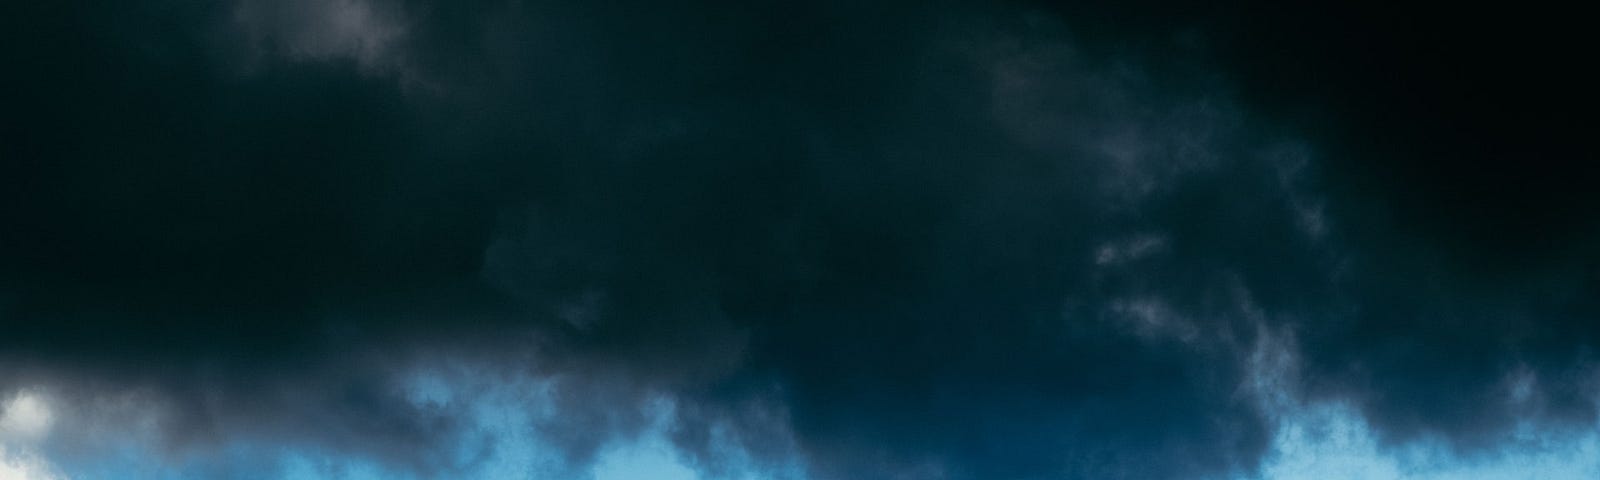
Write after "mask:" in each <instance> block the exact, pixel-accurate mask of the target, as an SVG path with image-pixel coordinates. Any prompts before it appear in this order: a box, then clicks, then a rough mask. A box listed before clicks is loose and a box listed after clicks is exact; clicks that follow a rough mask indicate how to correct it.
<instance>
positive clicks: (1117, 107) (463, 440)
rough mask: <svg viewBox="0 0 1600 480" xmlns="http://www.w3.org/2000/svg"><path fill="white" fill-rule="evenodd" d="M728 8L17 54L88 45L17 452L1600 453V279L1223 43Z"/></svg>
mask: <svg viewBox="0 0 1600 480" xmlns="http://www.w3.org/2000/svg"><path fill="white" fill-rule="evenodd" d="M717 7H718V8H680V7H677V6H673V7H664V6H655V5H627V6H625V7H618V6H601V5H585V4H575V3H574V4H569V3H564V2H448V3H443V2H441V3H434V2H410V1H408V2H385V1H356V0H349V1H331V2H303V1H295V2H288V3H263V2H255V1H242V2H235V3H229V4H226V5H223V6H200V5H189V6H172V7H170V8H167V9H154V8H151V7H148V6H141V5H133V4H127V5H123V4H116V5H106V6H104V8H101V9H91V10H89V11H87V12H85V13H83V14H82V15H78V14H76V13H67V12H52V11H49V9H48V8H46V7H32V8H36V9H38V10H40V11H39V12H36V13H38V15H30V16H27V17H26V18H28V19H29V23H30V24H37V25H42V27H34V28H32V29H25V30H17V31H25V32H30V33H38V32H42V31H46V30H49V31H55V29H59V30H60V31H64V32H72V33H73V35H68V36H69V37H71V41H62V42H33V43H35V44H40V45H51V46H52V47H53V48H54V49H55V50H52V53H53V54H52V55H28V56H19V58H23V59H24V60H26V63H25V65H23V66H25V67H27V68H26V70H27V71H30V72H32V74H30V75H23V76H16V77H14V78H7V79H4V81H5V82H8V83H7V84H6V86H8V87H9V86H15V87H16V88H8V89H0V90H5V91H16V92H37V93H38V94H37V95H29V96H28V97H27V98H19V99H18V101H17V102H16V109H15V110H14V112H17V113H12V114H8V115H15V116H16V117H17V118H25V119H28V121H25V122H15V123H16V124H17V125H15V126H12V125H10V124H9V123H8V126H7V127H6V128H8V130H7V132H8V133H11V132H13V131H14V132H15V133H17V134H18V135H15V136H16V137H17V138H20V139H21V140H19V141H18V142H16V143H15V144H14V145H13V146H11V147H10V148H13V149H15V151H16V152H17V156H16V157H14V158H19V159H22V160H19V161H16V162H4V164H0V178H5V179H12V180H8V181H10V182H12V184H8V185H7V187H15V188H0V220H4V221H5V223H6V224H7V225H8V226H12V227H13V229H14V231H18V232H24V233H23V234H20V235H5V236H0V267H3V268H0V328H3V329H4V334H3V335H0V392H3V393H6V394H8V395H12V397H8V398H12V400H9V401H10V402H11V403H9V404H7V405H10V406H8V407H7V411H6V413H5V415H6V416H5V417H0V428H3V432H5V433H4V434H5V435H9V436H15V437H16V438H22V437H23V436H26V437H28V438H34V439H35V440H30V441H31V442H34V443H30V444H29V445H28V446H27V447H26V448H25V449H24V448H22V447H8V450H7V451H6V452H5V453H4V455H5V456H4V457H3V458H5V463H4V465H5V467H4V468H9V469H11V470H8V471H18V472H22V471H27V472H35V473H29V475H36V474H38V473H37V472H43V471H46V470H49V471H51V472H56V471H59V472H60V473H61V474H62V475H65V476H69V477H87V478H97V477H106V476H110V475H109V473H112V472H167V471H172V472H178V473H174V474H173V475H174V476H177V477H195V478H218V477H229V476H243V475H246V474H247V473H249V474H262V473H261V472H269V473H266V474H267V475H273V474H276V475H280V476H284V477H289V478H295V477H331V476H341V475H343V476H348V477H352V478H361V477H400V478H405V477H415V478H505V477H508V476H516V475H525V476H532V477H535V478H582V477H585V476H594V477H601V478H609V477H611V476H628V475H632V474H631V473H629V472H633V471H636V469H640V468H660V469H665V470H667V471H670V472H676V473H678V474H681V475H682V476H685V477H688V476H693V477H697V478H708V479H709V478H795V479H802V478H816V479H830V478H861V477H872V478H948V479H967V478H984V479H988V478H999V479H1030V478H1108V477H1111V478H1116V477H1135V478H1193V477H1196V476H1202V477H1204V476H1210V477H1215V478H1232V477H1236V476H1242V477H1246V478H1248V477H1251V476H1252V475H1259V476H1263V477H1267V478H1273V477H1274V476H1291V475H1295V474H1299V473H1303V472H1308V471H1311V470H1322V469H1337V468H1346V467H1349V468H1351V469H1353V470H1352V471H1355V472H1358V473H1362V472H1364V473H1362V474H1371V475H1377V476H1383V475H1391V474H1395V475H1409V474H1410V473H1415V472H1420V471H1422V470H1427V469H1431V470H1427V471H1429V472H1434V471H1437V472H1443V473H1440V474H1441V475H1444V474H1455V473H1454V472H1467V471H1474V472H1478V471H1488V470H1470V469H1468V470H1463V469H1461V468H1467V467H1461V468H1457V467H1456V464H1461V465H1467V464H1472V465H1479V466H1480V467H1482V468H1500V467H1498V466H1496V465H1500V464H1499V463H1495V462H1500V461H1503V462H1509V463H1505V464H1508V465H1509V464H1514V463H1517V462H1533V463H1556V462H1560V461H1562V460H1563V459H1567V458H1577V457H1576V456H1577V455H1581V454H1584V453H1585V452H1588V450H1585V449H1588V448H1590V447H1588V446H1585V445H1588V443H1585V442H1589V440H1585V438H1586V437H1583V436H1582V434H1574V435H1572V436H1563V435H1565V433H1563V432H1566V431H1569V430H1571V429H1573V428H1578V429H1582V428H1588V426H1590V425H1592V424H1593V420H1594V418H1595V413H1594V408H1593V406H1594V403H1593V401H1594V392H1595V389H1594V385H1595V381H1594V378H1595V377H1594V376H1593V374H1592V371H1593V370H1592V367H1591V365H1592V359H1590V358H1589V354H1588V353H1587V352H1588V348H1589V347H1590V346H1592V345H1593V344H1594V340H1595V339H1596V336H1595V334H1596V333H1597V330H1595V329H1594V328H1593V324H1592V322H1588V320H1590V319H1592V318H1594V313H1596V312H1600V304H1596V303H1595V300H1594V299H1595V298H1600V297H1597V296H1592V295H1587V294H1588V293H1590V292H1592V291H1593V290H1594V289H1593V287H1594V286H1595V285H1597V283H1596V282H1595V281H1594V278H1600V277H1593V276H1592V275H1590V273H1591V272H1588V271H1587V270H1584V268H1586V267H1585V266H1584V265H1585V264H1584V262H1583V257H1577V256H1574V257H1575V258H1576V259H1575V260H1573V261H1572V262H1568V263H1570V264H1571V265H1567V264H1566V263H1563V262H1551V263H1550V264H1540V265H1541V266H1537V268H1536V267H1528V268H1519V267H1516V266H1504V265H1498V266H1497V265H1495V264H1492V263H1491V262H1488V261H1484V262H1485V263H1474V262H1467V261H1460V260H1458V257H1454V256H1451V255H1446V254H1441V253H1440V252H1441V251H1443V250H1445V249H1446V248H1445V247H1451V244H1449V242H1443V241H1437V240H1433V239H1432V237H1427V236H1410V235H1406V234H1404V232H1405V230H1403V229H1399V228H1397V227H1396V226H1395V224H1394V223H1393V222H1398V221H1400V220H1396V219H1394V218H1389V217H1387V216H1386V212H1388V210H1387V209H1386V207H1385V203H1384V200H1383V199H1384V198H1388V195H1391V194H1395V193H1394V192H1387V191H1384V192H1377V193H1374V192H1367V191H1363V190H1361V189H1360V188H1356V187H1354V186H1351V185H1352V184H1347V183H1339V181H1340V180H1341V179H1347V178H1348V177H1347V176H1342V175H1347V174H1348V171H1346V170H1341V168H1343V167H1341V165H1342V164H1341V163H1340V162H1343V161H1346V160H1344V159H1342V158H1341V157H1339V156H1337V155H1338V154H1339V153H1348V152H1349V151H1351V150H1350V149H1347V148H1342V147H1341V146H1338V145H1326V144H1324V143H1320V142H1321V141H1322V140H1326V139H1328V138H1342V137H1329V136H1327V135H1319V133H1322V132H1302V131H1298V130H1296V128H1298V127H1299V125H1289V126H1285V125H1284V124H1282V123H1281V122H1279V121H1278V120H1279V119H1278V118H1276V117H1274V116H1272V115H1269V114H1268V113H1264V112H1263V111H1258V107H1260V104H1259V103H1253V102H1252V101H1251V100H1250V99H1252V98H1255V97H1254V96H1253V95H1250V93H1251V92H1241V91H1240V87H1238V86H1237V84H1235V83H1233V79H1232V77H1230V74H1231V73H1233V72H1232V71H1230V70H1227V69H1226V68H1225V66H1223V65H1219V64H1216V63H1211V62H1210V61H1209V60H1207V58H1210V57H1209V55H1211V54H1213V53H1214V52H1208V51H1207V50H1205V49H1204V48H1201V47H1197V46H1196V45H1197V42H1196V41H1190V40H1192V38H1191V39H1190V40H1184V39H1183V38H1179V39H1177V40H1171V41H1168V40H1161V39H1156V40H1151V38H1157V37H1159V38H1166V37H1160V36H1149V35H1147V34H1148V32H1142V31H1137V30H1129V31H1122V30H1120V29H1118V28H1110V27H1097V26H1096V25H1094V23H1095V22H1094V21H1093V20H1092V18H1093V17H1086V18H1077V17H1073V16H1070V15H1069V16H1057V15H1053V14H1051V13H1049V12H1045V11H1040V10H1036V9H1032V8H1024V7H1020V6H1011V5H1001V6H976V5H943V6H938V7H912V6H903V5H871V6H867V5H854V4H845V3H832V2H824V3H820V4H794V5H783V6H778V5H766V6H756V5H743V6H717ZM52 14H53V15H52ZM5 18H23V17H15V16H6V17H5ZM173 19H177V20H173ZM19 27H22V25H19ZM46 27H48V28H46ZM58 27H59V28H58ZM1097 28H1098V29H1097ZM1103 28H1110V29H1111V30H1113V31H1110V32H1107V31H1103V30H1100V29H1103ZM1134 40H1137V41H1134ZM1199 43H1203V42H1199ZM4 48H15V47H4ZM1224 53H1226V52H1224ZM1222 56H1226V55H1222ZM241 65H243V66H244V67H246V69H247V72H246V73H247V74H244V75H240V74H239V69H240V67H241ZM85 66H94V67H95V68H94V69H93V70H94V71H96V72H97V73H98V74H97V75H92V76H85V75H83V74H82V72H83V71H84V67H85ZM396 79H399V80H400V81H398V82H397V81H396ZM422 80H425V82H422V83H426V84H427V85H428V86H430V88H422V89H416V88H412V85H411V83H412V82H420V81H422ZM435 87H436V88H435ZM16 179H20V180H16ZM13 184H14V185H13ZM1579 253H1582V252H1579ZM1550 255H1552V256H1554V258H1563V257H1561V256H1560V255H1561V254H1560V253H1551V254H1550ZM1557 264H1559V265H1557ZM1549 265H1556V266H1549ZM1480 267H1481V268H1480ZM1586 275H1588V276H1586ZM18 392H21V393H18ZM28 392H34V393H28ZM41 392H42V393H41ZM17 399H33V400H28V401H26V402H23V403H21V404H19V403H17V402H21V401H22V400H17ZM17 405H22V406H20V407H19V406H17ZM19 412H20V413H19ZM1519 429H1521V430H1519ZM1522 430H1525V431H1529V432H1534V433H1533V436H1532V437H1528V438H1533V439H1536V440H1529V439H1528V438H1510V439H1509V440H1508V439H1507V438H1508V437H1507V432H1517V431H1522ZM24 434H26V435H24ZM8 438H9V437H8ZM1419 442H1421V443H1419ZM1539 442H1547V443H1548V445H1550V446H1549V448H1548V449H1545V450H1539V449H1534V448H1532V447H1529V445H1531V444H1534V443H1539ZM1415 445H1423V447H1414V446H1415ZM1415 449H1424V450H1425V451H1426V452H1427V453H1426V454H1425V455H1423V457H1415V456H1411V455H1412V454H1411V453H1407V452H1410V451H1413V450H1415ZM1435 452H1449V455H1445V454H1444V453H1437V454H1436V453H1435ZM1501 453H1504V455H1499V454H1501ZM1329 458H1335V459H1343V461H1342V463H1339V464H1330V463H1318V462H1319V461H1320V459H1329ZM1417 458H1425V459H1426V460H1425V461H1424V460H1417ZM1483 459H1489V460H1483ZM1494 459H1503V460H1494ZM1417 462H1424V463H1425V464H1419V463H1417ZM1426 462H1437V463H1438V464H1439V465H1434V464H1431V463H1426ZM1463 462H1464V463H1463ZM1474 462H1478V463H1474ZM1447 463H1448V464H1450V465H1444V464H1447ZM641 465H642V466H641ZM46 467H48V468H46ZM1435 467H1438V468H1435ZM1472 468H1478V467H1472ZM1508 468H1509V467H1508ZM1580 471H1581V470H1580ZM19 475H20V474H19ZM140 475H141V474H140V473H135V474H133V476H135V477H138V476H140ZM145 476H158V475H157V474H155V473H150V474H147V475H145Z"/></svg>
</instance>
